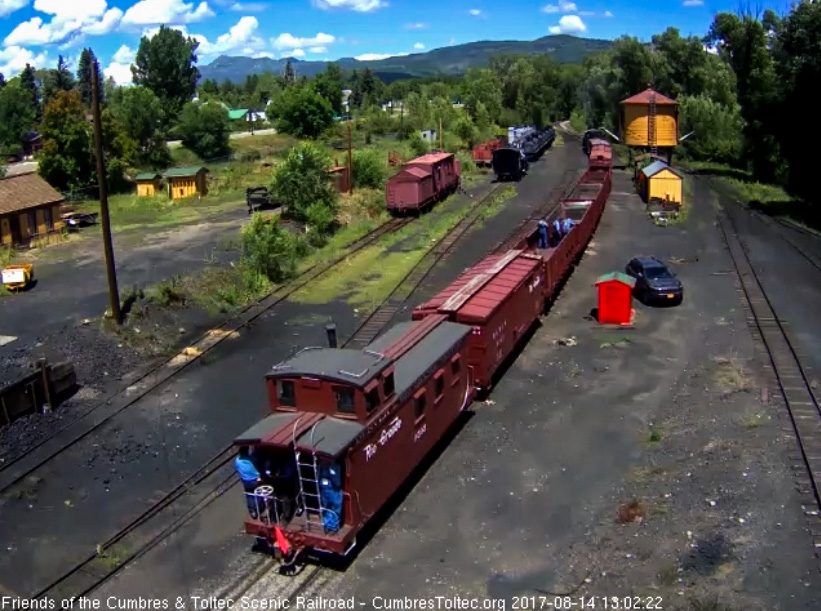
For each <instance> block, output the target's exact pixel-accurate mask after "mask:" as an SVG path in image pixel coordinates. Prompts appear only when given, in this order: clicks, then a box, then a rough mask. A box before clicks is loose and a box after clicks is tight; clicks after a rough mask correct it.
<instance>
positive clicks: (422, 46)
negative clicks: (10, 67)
mask: <svg viewBox="0 0 821 611" xmlns="http://www.w3.org/2000/svg"><path fill="white" fill-rule="evenodd" d="M413 48H414V49H418V50H420V51H421V50H422V49H424V48H425V45H423V44H422V43H421V42H417V43H416V44H415V45H413Z"/></svg>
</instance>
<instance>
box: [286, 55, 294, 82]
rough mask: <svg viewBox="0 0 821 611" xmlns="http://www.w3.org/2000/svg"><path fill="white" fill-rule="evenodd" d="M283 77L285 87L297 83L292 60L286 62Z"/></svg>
mask: <svg viewBox="0 0 821 611" xmlns="http://www.w3.org/2000/svg"><path fill="white" fill-rule="evenodd" d="M283 76H284V79H285V85H293V84H294V83H296V72H294V66H293V65H292V64H291V59H290V58H289V59H288V60H287V61H286V62H285V73H284V75H283Z"/></svg>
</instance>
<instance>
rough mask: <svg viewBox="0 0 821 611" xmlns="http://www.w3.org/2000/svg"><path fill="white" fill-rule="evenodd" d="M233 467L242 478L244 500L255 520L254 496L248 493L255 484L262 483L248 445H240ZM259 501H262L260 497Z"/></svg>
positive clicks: (255, 506)
mask: <svg viewBox="0 0 821 611" xmlns="http://www.w3.org/2000/svg"><path fill="white" fill-rule="evenodd" d="M234 467H235V468H236V470H237V473H238V474H239V478H240V479H241V480H242V487H243V488H244V489H245V492H246V494H245V501H246V503H247V504H248V513H250V514H251V517H252V518H253V519H254V520H256V519H257V517H258V513H257V502H256V498H255V497H254V496H251V494H248V493H253V492H254V490H256V488H257V486H259V485H260V484H262V476H261V475H260V474H259V469H258V468H257V466H256V464H254V460H253V458H252V457H251V452H250V450H249V449H248V446H242V447H241V448H240V449H239V455H238V456H237V458H236V460H235V461H234ZM260 502H263V501H262V499H260Z"/></svg>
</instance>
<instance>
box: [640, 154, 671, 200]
mask: <svg viewBox="0 0 821 611" xmlns="http://www.w3.org/2000/svg"><path fill="white" fill-rule="evenodd" d="M639 191H640V193H641V196H642V197H643V198H644V201H645V202H649V201H651V200H659V201H671V202H676V203H677V204H678V205H679V206H680V205H681V203H682V178H681V174H679V173H678V172H676V171H675V170H674V169H673V168H671V167H670V166H668V165H667V164H666V163H664V162H663V161H654V162H653V163H651V164H650V165H648V166H647V167H646V168H644V169H643V170H642V171H641V172H639Z"/></svg>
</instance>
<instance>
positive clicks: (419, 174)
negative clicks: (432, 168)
mask: <svg viewBox="0 0 821 611" xmlns="http://www.w3.org/2000/svg"><path fill="white" fill-rule="evenodd" d="M402 174H410V175H411V176H414V177H415V178H425V177H426V176H430V172H428V171H427V170H423V169H422V168H416V167H410V168H403V169H402V170H401V171H400V172H398V173H397V174H396V175H395V176H394V178H395V177H396V176H401V175H402Z"/></svg>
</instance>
